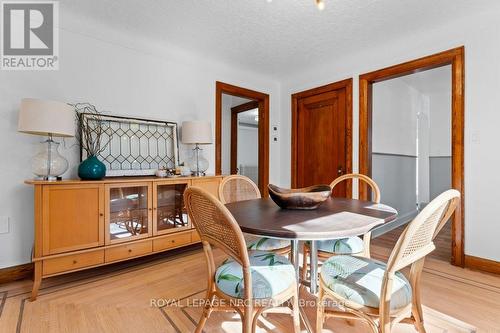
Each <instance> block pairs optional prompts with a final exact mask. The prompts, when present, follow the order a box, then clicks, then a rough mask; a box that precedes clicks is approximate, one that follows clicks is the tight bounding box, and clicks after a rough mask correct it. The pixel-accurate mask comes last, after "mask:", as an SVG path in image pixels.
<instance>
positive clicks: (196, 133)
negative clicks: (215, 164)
mask: <svg viewBox="0 0 500 333" xmlns="http://www.w3.org/2000/svg"><path fill="white" fill-rule="evenodd" d="M182 143H184V144H194V145H195V148H194V149H193V158H192V159H191V160H190V161H188V166H189V168H190V169H191V172H192V173H193V175H194V176H204V175H205V171H207V169H208V160H207V159H206V158H204V157H203V155H201V154H200V150H202V149H201V148H200V145H207V144H211V143H212V128H211V126H210V122H208V121H184V122H182Z"/></svg>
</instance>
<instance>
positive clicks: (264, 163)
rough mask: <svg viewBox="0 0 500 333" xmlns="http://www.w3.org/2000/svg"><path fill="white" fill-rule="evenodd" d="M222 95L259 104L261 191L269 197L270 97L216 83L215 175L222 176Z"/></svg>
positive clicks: (264, 195)
mask: <svg viewBox="0 0 500 333" xmlns="http://www.w3.org/2000/svg"><path fill="white" fill-rule="evenodd" d="M222 94H227V95H231V96H236V97H242V98H248V99H252V100H256V101H257V102H258V103H259V104H258V105H259V184H260V186H259V189H260V192H261V194H262V196H263V197H267V196H268V195H269V191H268V189H267V185H268V184H269V95H268V94H265V93H262V92H258V91H255V90H250V89H246V88H242V87H238V86H234V85H232V84H228V83H224V82H220V81H216V82H215V174H216V175H221V174H222V160H221V156H222Z"/></svg>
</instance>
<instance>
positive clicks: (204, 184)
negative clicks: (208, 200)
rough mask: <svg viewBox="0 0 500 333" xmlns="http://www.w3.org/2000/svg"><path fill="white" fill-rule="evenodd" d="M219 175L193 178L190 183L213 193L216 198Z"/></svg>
mask: <svg viewBox="0 0 500 333" xmlns="http://www.w3.org/2000/svg"><path fill="white" fill-rule="evenodd" d="M221 180H222V178H221V177H206V178H203V177H201V178H196V179H193V181H192V185H193V186H196V187H201V188H202V189H204V190H206V191H208V192H209V193H210V194H212V195H214V196H215V197H216V198H217V199H218V198H219V184H220V182H221Z"/></svg>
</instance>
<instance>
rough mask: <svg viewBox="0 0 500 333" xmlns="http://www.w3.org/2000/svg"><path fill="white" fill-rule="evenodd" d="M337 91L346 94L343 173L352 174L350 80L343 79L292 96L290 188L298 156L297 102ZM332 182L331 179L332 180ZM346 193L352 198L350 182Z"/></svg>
mask: <svg viewBox="0 0 500 333" xmlns="http://www.w3.org/2000/svg"><path fill="white" fill-rule="evenodd" d="M339 89H345V92H346V109H347V115H346V124H347V127H346V166H345V168H346V170H345V173H351V172H352V78H349V79H345V80H342V81H338V82H334V83H329V84H326V85H324V86H320V87H316V88H312V89H309V90H305V91H301V92H298V93H294V94H292V133H291V135H292V161H291V169H292V170H291V177H292V178H291V184H292V188H295V187H297V171H298V170H297V162H298V161H297V155H298V152H297V150H298V143H297V135H298V120H299V119H298V116H297V113H298V108H299V104H298V101H299V99H301V98H305V97H310V96H314V95H318V94H323V93H327V92H331V91H335V90H339ZM332 181H333V179H332ZM346 193H347V195H348V196H352V183H351V181H347V182H346Z"/></svg>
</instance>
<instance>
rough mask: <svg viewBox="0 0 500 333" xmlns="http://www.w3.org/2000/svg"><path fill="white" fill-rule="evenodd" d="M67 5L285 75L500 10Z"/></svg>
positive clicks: (301, 1) (144, 2)
mask: <svg viewBox="0 0 500 333" xmlns="http://www.w3.org/2000/svg"><path fill="white" fill-rule="evenodd" d="M325 3H326V9H325V10H324V11H318V10H317V9H316V7H315V5H314V1H313V0H273V1H272V2H268V1H267V0H182V1H180V0H141V1H138V0H85V1H82V0H62V1H60V4H61V7H62V10H69V11H72V12H74V13H76V14H77V15H85V16H87V17H89V18H92V19H93V20H96V21H99V22H100V23H102V24H106V25H109V26H111V27H113V28H115V29H117V30H120V31H122V32H124V33H127V34H130V35H131V36H147V37H148V38H151V39H153V40H155V41H158V42H160V43H165V44H166V45H176V46H178V47H181V48H184V49H187V50H190V51H195V52H198V53H200V54H203V55H206V56H207V57H210V58H215V59H218V60H220V61H221V62H226V63H230V64H232V65H237V66H241V67H242V68H246V69H251V70H253V71H257V72H260V73H267V74H269V75H275V76H281V75H285V74H288V73H289V72H290V70H291V69H294V68H300V67H305V66H308V65H311V63H313V62H314V63H318V62H323V61H327V60H331V59H332V58H335V57H339V56H345V55H346V54H349V53H352V52H356V51H358V50H360V49H363V48H367V47H370V46H373V45H378V44H380V43H385V42H387V41H388V40H391V39H397V38H401V37H402V36H405V35H408V34H412V33H416V32H420V31H425V30H431V29H433V28H435V27H436V26H438V25H441V24H444V23H446V22H447V21H451V20H454V19H457V18H462V17H466V16H468V15H470V14H471V13H472V12H481V11H487V10H491V8H492V7H493V6H494V7H499V6H500V1H498V0H325Z"/></svg>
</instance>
